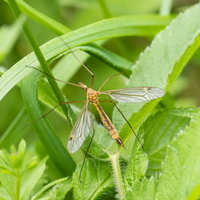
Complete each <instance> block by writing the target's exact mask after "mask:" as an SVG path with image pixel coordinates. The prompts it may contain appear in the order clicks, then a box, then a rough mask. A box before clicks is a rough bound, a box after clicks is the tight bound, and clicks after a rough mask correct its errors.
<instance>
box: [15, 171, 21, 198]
mask: <svg viewBox="0 0 200 200" xmlns="http://www.w3.org/2000/svg"><path fill="white" fill-rule="evenodd" d="M16 179H17V180H16V191H15V194H16V200H19V199H20V180H21V176H20V175H19V174H17V177H16Z"/></svg>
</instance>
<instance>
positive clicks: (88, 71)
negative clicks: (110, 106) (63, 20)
mask: <svg viewBox="0 0 200 200" xmlns="http://www.w3.org/2000/svg"><path fill="white" fill-rule="evenodd" d="M60 39H61V40H62V41H63V42H64V43H65V44H66V45H67V47H68V49H69V51H70V52H71V53H72V54H73V56H74V57H75V58H76V60H78V62H79V63H80V64H81V65H82V66H83V67H84V68H85V69H86V70H87V71H88V72H89V73H90V74H91V76H92V83H91V88H93V85H94V74H93V73H92V72H91V71H90V70H89V69H88V68H87V67H86V66H85V65H84V64H83V63H82V62H81V61H80V60H79V59H78V58H77V56H76V55H75V53H74V52H73V51H72V49H71V48H70V47H69V45H68V44H67V43H66V42H65V41H64V40H63V39H62V38H61V37H60Z"/></svg>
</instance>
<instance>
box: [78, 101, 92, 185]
mask: <svg viewBox="0 0 200 200" xmlns="http://www.w3.org/2000/svg"><path fill="white" fill-rule="evenodd" d="M90 120H91V123H92V130H93V133H92V137H91V139H90V142H89V145H88V147H87V149H86V152H85V156H84V159H83V163H82V166H81V170H80V174H79V181H80V183H82V181H81V175H82V171H83V167H84V165H85V161H86V157H87V155H88V151H89V149H90V146H91V144H92V141H93V138H94V134H95V128H94V123H93V121H92V104H90Z"/></svg>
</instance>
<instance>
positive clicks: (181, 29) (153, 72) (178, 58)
mask: <svg viewBox="0 0 200 200" xmlns="http://www.w3.org/2000/svg"><path fill="white" fill-rule="evenodd" d="M199 27H200V4H197V5H195V6H193V7H191V8H189V9H188V10H186V11H185V12H184V13H183V14H179V16H178V17H177V18H175V19H174V20H173V21H172V22H171V24H170V25H169V26H168V27H167V28H166V29H165V30H163V31H162V32H160V33H159V34H158V35H157V36H156V37H155V39H154V40H153V42H152V44H151V46H150V47H148V48H147V49H146V50H145V51H144V53H142V54H141V55H140V57H139V59H138V61H137V63H136V65H134V66H133V74H132V76H131V78H130V81H129V83H128V85H127V86H128V87H138V86H151V87H159V88H161V89H163V90H164V91H168V89H169V88H170V86H171V85H172V84H173V83H174V81H175V79H176V78H177V77H178V75H179V74H180V73H181V71H182V70H183V68H184V67H185V65H186V63H187V62H188V61H189V59H190V58H191V57H192V55H193V54H194V52H195V51H196V50H197V48H198V47H199V43H200V34H199V33H200V28H199ZM159 101H160V99H156V100H152V101H150V102H148V103H146V104H145V105H144V103H139V104H134V105H133V104H123V105H122V104H120V110H121V111H122V113H123V114H124V115H125V116H126V118H127V119H129V122H130V124H134V125H133V128H134V129H135V130H137V128H138V127H139V126H140V125H141V123H142V122H143V121H144V120H145V119H146V117H147V116H148V115H149V114H150V113H151V112H152V109H153V108H154V107H155V105H156V104H157V103H158V102H159ZM116 112H117V111H115V112H114V113H113V121H114V124H116V126H117V129H119V130H120V129H121V127H123V128H122V129H121V131H120V133H121V136H122V139H123V141H125V143H126V141H128V140H130V137H131V136H132V134H133V133H132V132H131V130H130V128H129V127H128V126H127V124H125V122H124V121H123V120H122V117H121V116H120V115H119V114H118V113H116ZM124 124H125V126H124Z"/></svg>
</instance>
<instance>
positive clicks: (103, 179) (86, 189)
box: [73, 158, 115, 200]
mask: <svg viewBox="0 0 200 200" xmlns="http://www.w3.org/2000/svg"><path fill="white" fill-rule="evenodd" d="M80 169H81V164H79V165H78V167H77V170H76V171H75V173H74V176H73V182H74V199H91V200H92V199H97V198H100V197H101V198H102V199H103V197H104V198H105V197H106V196H109V195H111V194H112V195H113V194H114V193H115V192H114V191H113V186H114V185H113V180H112V178H111V172H110V165H109V163H108V162H102V161H99V160H95V159H90V158H88V159H87V160H86V162H85V165H84V168H83V171H82V173H81V174H80ZM80 181H82V182H80Z"/></svg>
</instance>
